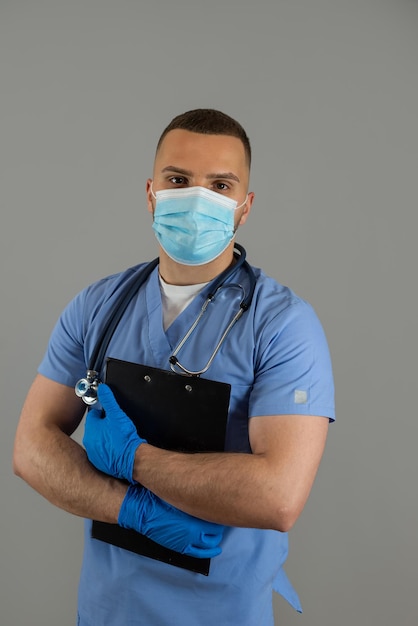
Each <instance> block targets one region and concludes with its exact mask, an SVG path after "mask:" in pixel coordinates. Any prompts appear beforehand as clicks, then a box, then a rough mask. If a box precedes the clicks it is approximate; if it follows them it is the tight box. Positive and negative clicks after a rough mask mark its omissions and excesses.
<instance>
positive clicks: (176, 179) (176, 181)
mask: <svg viewBox="0 0 418 626" xmlns="http://www.w3.org/2000/svg"><path fill="white" fill-rule="evenodd" d="M168 180H169V181H170V183H173V185H186V183H187V178H185V177H184V176H171V178H169V179H168Z"/></svg>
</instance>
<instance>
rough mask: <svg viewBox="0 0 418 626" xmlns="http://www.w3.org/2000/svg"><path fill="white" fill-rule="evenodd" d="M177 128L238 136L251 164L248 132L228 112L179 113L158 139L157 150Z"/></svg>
mask: <svg viewBox="0 0 418 626" xmlns="http://www.w3.org/2000/svg"><path fill="white" fill-rule="evenodd" d="M176 129H182V130H189V131H191V132H192V133H201V134H203V135H229V136H231V137H237V138H238V139H240V140H241V142H242V144H243V146H244V151H245V156H246V158H247V161H248V166H250V165H251V145H250V140H249V139H248V137H247V133H246V132H245V130H244V129H243V127H242V126H241V124H239V123H238V122H237V121H236V120H234V119H233V118H232V117H230V116H229V115H226V113H222V111H217V110H216V109H193V110H192V111H186V113H181V114H180V115H177V116H176V117H175V118H174V119H172V120H171V122H170V123H169V125H168V126H167V127H166V128H165V129H164V130H163V132H162V135H161V137H160V139H159V140H158V144H157V152H158V149H159V147H160V146H161V144H162V142H163V139H164V137H165V136H166V135H167V133H169V132H170V131H171V130H176Z"/></svg>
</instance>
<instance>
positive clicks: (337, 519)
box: [0, 0, 418, 626]
mask: <svg viewBox="0 0 418 626" xmlns="http://www.w3.org/2000/svg"><path fill="white" fill-rule="evenodd" d="M417 67H418V5H417V2H415V1H407V0H392V1H388V0H382V1H378V0H375V1H372V0H350V1H348V0H347V1H343V0H316V1H315V0H304V1H298V0H294V1H291V0H289V1H283V0H277V1H276V2H272V1H270V0H268V1H264V0H258V1H257V2H249V1H248V0H242V1H241V2H240V1H239V0H231V1H228V0H222V1H221V0H212V1H211V2H200V1H199V0H194V1H192V0H190V1H189V2H187V1H186V0H178V1H177V2H172V1H167V2H162V1H160V0H153V1H152V2H151V1H148V2H147V1H145V0H144V1H140V0H137V1H135V0H130V1H128V0H119V1H118V2H116V1H113V2H110V1H107V0H84V1H81V0H73V1H72V2H68V1H65V2H64V1H61V0H35V1H27V2H25V1H23V0H15V1H13V2H12V1H8V0H1V1H0V72H1V76H0V159H1V161H0V176H1V186H0V190H1V191H0V193H1V200H0V201H1V230H0V237H1V245H0V254H1V263H0V272H1V308H0V311H1V325H0V341H1V344H0V345H1V376H0V385H1V406H2V419H1V437H0V445H1V453H0V480H1V483H0V487H1V532H0V549H1V553H0V571H1V584H0V623H1V624H2V626H41V625H42V626H58V625H59V626H72V625H73V624H74V621H75V604H76V593H77V581H78V571H79V567H80V559H81V553H82V522H81V520H79V519H76V518H74V517H71V516H70V515H67V514H66V513H64V512H62V511H59V510H57V509H55V508H54V507H52V506H51V505H50V504H48V503H47V502H46V501H44V500H43V499H42V498H41V497H40V496H38V495H37V494H35V493H34V492H32V490H31V489H30V488H29V487H28V486H26V485H25V484H24V483H23V482H22V481H21V480H19V479H18V478H16V477H14V476H13V474H12V470H11V455H12V443H13V438H14V433H15V428H16V424H17V420H18V416H19V413H20V409H21V405H22V402H23V400H24V397H25V395H26V392H27V389H28V387H29V385H30V383H31V381H32V379H33V377H34V375H35V372H36V367H37V364H38V362H39V361H40V359H41V357H42V355H43V352H44V349H45V346H46V342H47V339H48V336H49V333H50V331H51V329H52V327H53V325H54V323H55V320H56V318H57V316H58V315H59V313H60V311H61V310H62V308H63V307H64V306H65V304H66V303H67V302H68V300H69V299H70V298H72V297H73V295H75V293H76V292H77V291H78V290H80V289H81V288H83V287H84V286H86V285H87V284H89V283H90V282H92V281H93V280H95V279H98V278H99V277H101V276H103V275H106V274H109V273H113V272H116V271H119V270H121V269H123V268H125V267H127V266H129V265H133V264H135V263H137V262H139V261H143V260H146V259H149V258H151V257H154V256H155V253H156V246H155V242H154V238H153V236H152V231H151V230H150V218H149V215H148V213H147V212H146V207H145V201H144V185H145V179H146V178H147V176H149V175H150V174H151V171H152V160H153V152H154V147H155V143H156V140H157V138H158V136H159V133H160V131H161V130H162V128H163V127H164V126H165V125H166V123H168V121H169V120H170V119H171V118H172V117H173V116H174V115H176V114H178V113H180V112H183V111H184V110H187V109H190V108H195V107H200V106H203V107H216V108H220V109H223V110H225V111H226V112H228V113H229V114H231V115H232V116H235V117H236V118H237V119H238V120H240V121H241V122H242V124H243V125H244V126H245V127H246V129H247V131H248V133H249V135H250V138H251V140H252V144H253V149H254V165H253V174H252V182H251V188H252V189H253V190H254V191H255V193H256V200H255V205H254V208H253V213H252V215H251V219H250V220H249V222H248V223H247V225H246V226H245V227H244V228H243V229H242V231H241V232H240V234H239V240H240V241H241V242H242V243H243V244H244V245H245V246H246V247H247V249H248V255H249V258H250V260H251V261H252V263H253V264H254V265H261V266H263V267H264V268H265V270H266V271H267V272H268V273H269V274H271V275H273V276H274V277H275V278H276V279H278V280H279V281H280V282H282V283H285V284H288V285H290V286H291V287H292V288H293V289H294V290H295V291H296V292H297V293H299V294H300V295H301V296H303V297H305V298H306V299H307V300H309V301H310V302H311V303H312V304H313V305H314V307H315V308H316V310H317V312H318V314H319V316H320V318H321V320H322V322H323V324H324V327H325V329H326V333H327V336H328V339H329V343H330V347H331V352H332V357H333V363H334V371H335V379H336V391H337V422H336V424H334V425H333V426H332V427H331V429H330V435H329V440H328V445H327V450H326V453H325V456H324V459H323V462H322V465H321V468H320V471H319V475H318V478H317V481H316V483H315V486H314V488H313V491H312V494H311V498H310V500H309V503H308V504H307V506H306V509H305V511H304V512H303V514H302V517H301V518H300V519H299V521H298V522H297V524H296V526H295V528H294V529H293V530H292V532H291V534H290V544H291V549H290V557H289V560H288V566H287V571H288V573H289V576H290V577H291V579H292V581H293V582H294V583H295V585H296V587H297V589H298V591H299V593H300V596H301V600H302V603H303V606H304V614H303V615H302V616H300V615H297V614H296V613H293V612H292V611H291V610H290V609H289V608H288V607H287V605H285V603H284V601H283V600H282V599H281V598H279V597H277V598H275V612H276V621H277V624H278V625H281V626H283V625H286V626H292V625H296V624H298V625H305V626H353V625H356V626H363V625H364V626H366V625H367V626H393V625H395V624H396V625H397V626H416V624H417V623H418V607H417V603H416V595H417V591H418V589H417V586H418V584H417V562H418V539H417V534H418V532H417V530H418V505H417V470H418V461H417V458H418V455H417V454H416V447H417V441H418V426H417V419H416V406H417V403H416V394H417V366H416V354H417V324H416V318H417V296H416V291H417V254H416V233H417V219H416V214H417V171H418V147H417V146H418V130H417V128H418V126H417V111H418V85H417ZM78 436H79V435H78ZM150 626H151V625H150ZM237 626H239V625H237Z"/></svg>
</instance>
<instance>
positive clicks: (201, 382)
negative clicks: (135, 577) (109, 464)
mask: <svg viewBox="0 0 418 626" xmlns="http://www.w3.org/2000/svg"><path fill="white" fill-rule="evenodd" d="M105 381H106V383H107V384H108V385H109V387H111V389H112V391H113V393H114V395H115V398H116V400H117V402H118V404H119V406H120V407H121V408H122V410H123V411H124V412H125V413H126V414H127V415H129V417H130V418H131V419H132V421H133V422H134V424H135V426H136V427H137V430H138V433H139V435H140V436H141V437H143V438H144V439H146V440H147V441H148V443H150V444H152V445H154V446H157V447H159V448H164V449H166V450H176V451H182V452H223V451H224V449H225V434H226V424H227V419H228V409H229V398H230V392H231V386H230V385H229V384H227V383H222V382H218V381H212V380H207V379H204V378H197V377H188V376H181V375H179V374H175V373H174V372H171V371H167V370H162V369H158V368H154V367H149V366H146V365H140V364H138V363H130V362H128V361H121V360H119V359H113V358H108V359H107V360H106V376H105ZM92 537H93V538H95V539H100V540H101V541H105V542H107V543H111V544H113V545H116V546H119V547H120V548H124V549H126V550H131V551H132V552H136V553H137V554H141V555H143V556H147V557H150V558H153V559H157V560H159V561H163V562H165V563H169V564H170V565H175V566H177V567H182V568H184V569H188V570H190V571H193V572H196V573H199V574H204V575H206V576H207V575H208V574H209V567H210V559H198V558H195V557H191V556H188V555H184V554H180V553H179V552H175V551H174V550H169V549H168V548H165V547H163V546H161V545H159V544H157V543H155V542H154V541H152V540H151V539H148V537H145V536H144V535H141V534H140V533H137V532H135V531H133V530H129V529H126V528H122V527H121V526H119V525H117V524H107V523H105V522H98V521H93V525H92Z"/></svg>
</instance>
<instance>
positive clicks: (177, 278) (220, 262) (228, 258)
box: [160, 242, 234, 285]
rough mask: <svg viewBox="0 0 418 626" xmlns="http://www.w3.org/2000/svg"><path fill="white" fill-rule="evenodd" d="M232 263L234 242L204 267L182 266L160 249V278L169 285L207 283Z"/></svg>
mask: <svg viewBox="0 0 418 626" xmlns="http://www.w3.org/2000/svg"><path fill="white" fill-rule="evenodd" d="M233 262H234V242H231V244H230V245H229V246H228V248H227V249H226V250H225V251H224V252H223V253H222V254H221V255H220V256H219V257H217V258H216V259H214V260H213V261H211V262H210V263H205V264H204V265H182V264H181V263H176V261H173V260H172V259H170V257H169V256H168V255H167V254H166V253H165V252H164V250H163V249H162V248H160V276H161V277H162V278H163V279H164V281H165V282H166V283H168V284H169V285H197V284H199V283H207V282H209V281H211V280H213V279H214V278H216V276H219V274H220V273H221V272H223V271H224V270H226V268H227V267H229V266H230V265H231V264H232V263H233Z"/></svg>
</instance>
